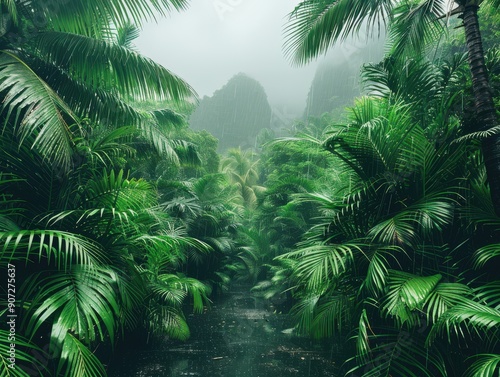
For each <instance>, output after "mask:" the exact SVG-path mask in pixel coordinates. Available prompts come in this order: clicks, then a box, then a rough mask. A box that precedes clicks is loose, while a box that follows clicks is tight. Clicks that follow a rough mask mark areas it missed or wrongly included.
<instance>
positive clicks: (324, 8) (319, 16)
mask: <svg viewBox="0 0 500 377" xmlns="http://www.w3.org/2000/svg"><path fill="white" fill-rule="evenodd" d="M392 7H393V1H391V0H339V1H325V0H321V1H316V0H306V1H302V2H301V3H299V5H297V6H296V7H295V9H294V10H293V12H291V13H290V14H289V15H288V24H287V25H286V27H285V30H284V34H285V38H286V42H285V54H286V55H287V56H289V57H292V58H293V60H294V61H295V62H296V63H298V64H304V63H306V62H308V61H310V60H311V59H313V58H315V57H317V56H318V55H320V54H322V53H325V52H326V51H327V49H328V48H329V47H330V46H331V45H332V44H333V43H334V42H336V41H339V40H345V39H346V38H347V36H348V35H351V34H354V33H356V32H358V31H359V30H360V29H361V26H362V25H363V24H364V22H365V21H366V22H367V24H368V26H369V27H373V26H378V28H379V32H380V29H381V24H384V26H385V24H386V22H387V21H388V19H389V18H390V12H391V10H392Z"/></svg>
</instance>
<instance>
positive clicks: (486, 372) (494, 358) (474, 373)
mask: <svg viewBox="0 0 500 377" xmlns="http://www.w3.org/2000/svg"><path fill="white" fill-rule="evenodd" d="M474 358H476V359H477V360H476V361H474V363H473V364H472V365H471V366H470V367H469V369H467V372H466V374H465V377H496V376H498V375H499V374H500V355H494V354H480V355H476V356H475V357H474Z"/></svg>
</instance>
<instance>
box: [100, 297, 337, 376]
mask: <svg viewBox="0 0 500 377" xmlns="http://www.w3.org/2000/svg"><path fill="white" fill-rule="evenodd" d="M188 323H189V326H190V329H191V338H190V339H189V340H188V341H187V342H178V341H170V340H168V341H165V342H164V343H161V344H160V345H155V346H154V347H148V348H146V349H145V348H141V349H138V350H133V349H131V350H129V351H127V352H124V353H122V354H121V355H119V356H117V357H116V358H115V360H114V361H113V363H112V365H111V368H110V371H109V374H108V375H109V377H139V376H140V377H181V376H199V377H289V376H300V377H323V376H329V377H336V374H335V370H336V364H335V362H334V361H333V358H332V355H333V354H334V350H333V348H331V347H329V349H327V348H328V347H326V346H320V345H318V344H316V343H314V342H312V341H311V340H309V339H305V338H300V337H297V336H294V335H293V334H291V331H290V330H289V329H287V327H289V324H288V326H287V321H286V316H285V315H282V314H276V313H274V310H273V308H272V307H269V305H268V303H267V301H265V300H263V299H259V298H253V297H251V296H250V294H249V293H248V290H243V289H242V290H240V291H235V292H232V294H231V295H229V296H228V297H226V298H224V299H223V300H220V301H218V302H215V303H214V304H213V305H212V306H211V308H210V309H209V310H208V311H207V312H206V313H204V314H197V315H190V316H189V318H188Z"/></svg>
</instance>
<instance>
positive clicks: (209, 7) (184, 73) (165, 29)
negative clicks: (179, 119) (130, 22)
mask: <svg viewBox="0 0 500 377" xmlns="http://www.w3.org/2000/svg"><path fill="white" fill-rule="evenodd" d="M298 3H299V0H192V1H191V5H190V6H189V8H188V9H187V10H186V11H183V12H180V13H172V14H171V15H170V16H169V17H167V18H163V19H159V20H158V23H157V24H154V23H149V24H146V25H145V26H144V27H143V30H142V32H141V36H140V37H139V39H137V40H136V41H135V44H136V46H137V48H138V49H139V51H140V52H141V53H142V54H143V55H145V56H148V57H150V58H152V59H153V60H155V61H156V62H158V63H160V64H161V65H163V66H164V67H166V68H167V69H169V70H171V71H172V72H174V73H175V74H177V75H178V76H180V77H182V78H183V79H185V80H186V81H187V82H188V83H189V84H190V85H191V86H193V87H194V89H195V90H196V91H197V92H198V94H199V96H200V97H203V96H204V95H212V93H213V92H214V91H215V90H217V89H219V88H220V87H222V86H223V85H224V84H225V83H226V82H227V81H228V80H229V79H230V78H231V77H232V76H234V75H235V74H237V73H239V72H244V73H246V74H248V75H249V76H250V77H253V78H255V79H257V80H258V81H260V83H261V84H262V85H263V86H264V88H265V89H266V92H267V94H268V99H269V101H270V102H271V104H273V105H280V104H284V103H285V104H289V105H290V107H291V109H290V111H291V112H294V113H295V112H296V113H297V114H299V113H301V112H302V110H303V109H304V107H305V102H306V96H307V92H308V90H309V86H310V84H311V81H312V79H313V77H314V72H315V69H316V66H317V64H318V62H312V63H310V64H308V65H307V66H305V67H299V68H297V67H293V66H292V64H291V63H290V62H289V61H287V60H286V59H285V57H284V55H283V49H282V45H283V41H284V40H283V25H284V23H285V20H286V15H287V14H288V13H289V12H291V11H292V10H293V8H294V6H295V5H296V4H298Z"/></svg>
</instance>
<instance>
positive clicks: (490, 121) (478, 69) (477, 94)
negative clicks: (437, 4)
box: [463, 4, 500, 216]
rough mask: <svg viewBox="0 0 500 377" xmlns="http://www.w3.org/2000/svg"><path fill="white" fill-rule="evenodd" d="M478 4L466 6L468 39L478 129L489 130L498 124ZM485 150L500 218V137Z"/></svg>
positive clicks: (488, 141)
mask: <svg viewBox="0 0 500 377" xmlns="http://www.w3.org/2000/svg"><path fill="white" fill-rule="evenodd" d="M478 9H479V7H478V6H477V5H475V4H470V5H466V6H465V9H464V13H463V21H464V27H465V40H466V43H467V51H468V55H469V66H470V70H471V74H472V88H473V91H474V102H475V110H476V121H477V130H476V131H485V130H489V129H490V128H492V127H495V126H497V125H498V123H497V117H496V112H495V104H494V102H493V95H492V92H491V86H490V82H489V78H488V71H487V70H486V65H485V63H484V52H483V43H482V39H481V32H480V31H479V22H478V17H477V11H478ZM481 147H482V151H483V156H484V162H485V165H486V173H487V176H488V182H489V185H490V191H491V199H492V202H493V207H494V209H495V213H496V214H497V215H498V216H500V135H498V134H497V135H492V136H490V137H488V138H485V139H483V140H482V145H481Z"/></svg>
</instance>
